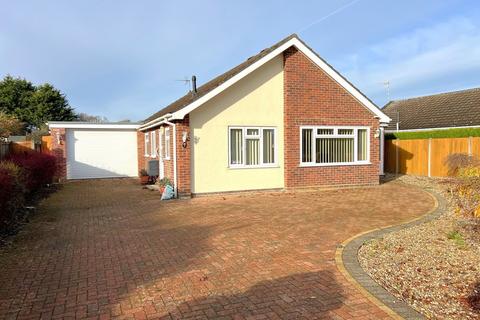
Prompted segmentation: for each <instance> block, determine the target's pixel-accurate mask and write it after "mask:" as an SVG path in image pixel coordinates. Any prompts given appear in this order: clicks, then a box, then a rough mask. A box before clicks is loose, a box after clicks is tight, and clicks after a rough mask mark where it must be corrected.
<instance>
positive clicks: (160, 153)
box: [158, 128, 165, 179]
mask: <svg viewBox="0 0 480 320" xmlns="http://www.w3.org/2000/svg"><path fill="white" fill-rule="evenodd" d="M163 155H164V153H163V130H162V128H160V130H158V162H159V163H158V169H159V173H158V174H159V176H160V179H163V178H164V177H165V167H164V165H163Z"/></svg>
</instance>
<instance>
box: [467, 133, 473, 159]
mask: <svg viewBox="0 0 480 320" xmlns="http://www.w3.org/2000/svg"><path fill="white" fill-rule="evenodd" d="M472 140H473V138H472V137H468V155H469V156H470V157H471V156H472Z"/></svg>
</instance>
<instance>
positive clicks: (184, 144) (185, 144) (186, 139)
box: [182, 131, 190, 148]
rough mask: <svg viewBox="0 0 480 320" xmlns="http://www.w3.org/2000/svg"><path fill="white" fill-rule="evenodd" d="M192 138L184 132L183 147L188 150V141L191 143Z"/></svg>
mask: <svg viewBox="0 0 480 320" xmlns="http://www.w3.org/2000/svg"><path fill="white" fill-rule="evenodd" d="M189 140H190V138H189V136H188V133H187V132H186V131H183V132H182V147H184V148H186V147H187V141H189Z"/></svg>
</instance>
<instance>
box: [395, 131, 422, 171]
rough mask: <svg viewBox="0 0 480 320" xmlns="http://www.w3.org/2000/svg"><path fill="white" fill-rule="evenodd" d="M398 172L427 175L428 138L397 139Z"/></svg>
mask: <svg viewBox="0 0 480 320" xmlns="http://www.w3.org/2000/svg"><path fill="white" fill-rule="evenodd" d="M398 168H399V173H404V174H413V175H428V140H424V139H422V140H399V145H398Z"/></svg>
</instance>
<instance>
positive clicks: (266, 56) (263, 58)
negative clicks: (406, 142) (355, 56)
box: [143, 34, 390, 128]
mask: <svg viewBox="0 0 480 320" xmlns="http://www.w3.org/2000/svg"><path fill="white" fill-rule="evenodd" d="M291 46H295V47H296V48H297V49H298V50H300V51H302V52H303V53H304V54H305V55H306V56H307V57H309V58H310V59H311V60H312V61H313V62H314V63H315V64H317V65H318V66H319V67H320V68H322V69H323V70H324V71H325V72H326V73H327V74H328V75H329V76H331V77H332V78H333V79H334V80H336V81H337V82H338V83H339V84H340V85H342V86H343V87H344V88H345V89H346V90H347V91H349V92H350V93H351V94H352V95H353V96H354V97H355V98H357V100H359V101H360V102H361V103H362V104H363V105H365V106H366V107H367V108H368V109H370V110H371V111H372V112H373V113H374V114H375V115H377V116H378V117H379V118H380V120H381V121H382V122H389V121H390V119H389V118H388V117H387V116H386V115H385V114H384V113H383V112H382V111H381V110H380V108H378V107H377V106H376V105H375V104H374V103H373V102H372V101H371V100H370V99H368V98H367V97H366V96H365V95H364V94H363V93H361V92H360V91H359V90H358V89H357V88H355V87H354V86H353V85H352V84H351V83H350V82H349V81H348V80H347V79H345V78H344V77H343V76H342V75H340V74H339V73H338V72H337V71H336V70H335V69H333V68H332V66H330V65H329V64H328V63H327V62H326V61H325V60H323V59H322V58H321V57H320V56H319V55H318V54H316V53H315V52H314V51H313V50H312V49H311V48H309V47H308V46H307V45H306V44H305V43H304V42H303V41H302V40H301V39H300V38H299V37H298V36H297V35H296V34H292V35H290V36H288V37H286V38H285V39H283V40H281V41H279V42H277V43H276V44H274V45H273V46H271V47H269V48H267V49H264V50H262V51H260V52H259V53H258V54H256V55H254V56H252V57H250V58H248V59H247V60H246V61H244V62H242V63H241V64H239V65H237V66H236V67H234V68H232V69H230V70H228V71H227V72H225V73H223V74H221V75H219V76H218V77H216V78H214V79H212V80H210V81H208V82H207V83H205V84H204V85H202V86H200V87H198V89H197V92H196V93H193V92H189V93H187V94H186V95H184V96H183V97H181V98H180V99H178V100H176V101H174V102H173V103H171V104H169V105H168V106H166V107H165V108H163V109H161V110H160V111H158V112H156V113H154V114H153V115H151V116H150V117H148V118H147V119H145V120H144V122H143V123H144V124H143V127H144V128H146V126H147V125H149V124H151V123H154V122H155V121H156V120H157V119H161V118H162V117H164V116H166V115H169V114H171V115H173V116H172V119H173V120H175V119H183V117H184V116H185V115H186V114H188V113H189V112H191V111H192V110H194V109H195V108H196V107H198V106H200V105H201V104H203V103H205V102H206V101H208V100H209V99H211V98H212V97H214V96H215V95H216V94H218V93H220V92H221V91H223V90H225V89H226V88H228V87H229V86H230V85H232V84H234V83H235V82H237V81H238V80H240V79H241V78H243V77H244V76H246V75H248V74H249V73H251V72H253V71H254V70H255V69H257V68H259V67H260V66H262V65H263V64H264V63H266V62H268V61H270V60H271V59H272V58H274V57H275V56H277V55H278V54H280V53H282V52H283V51H285V50H286V49H288V48H290V47H291Z"/></svg>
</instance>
